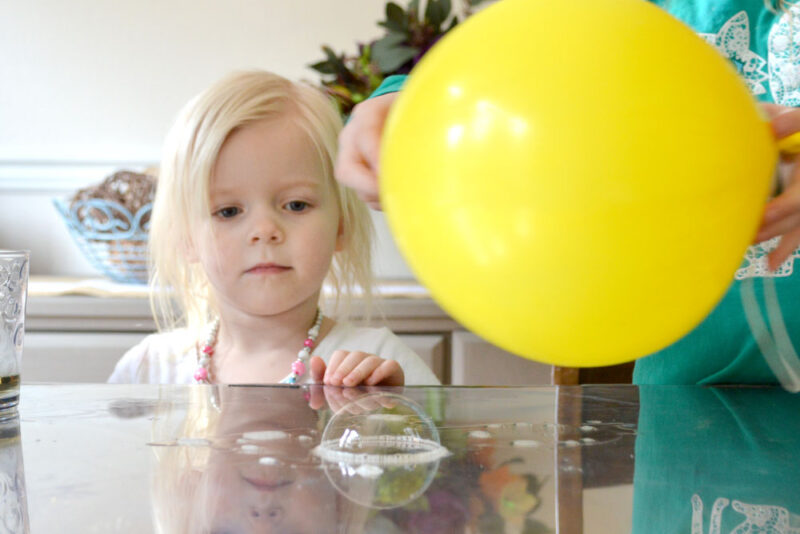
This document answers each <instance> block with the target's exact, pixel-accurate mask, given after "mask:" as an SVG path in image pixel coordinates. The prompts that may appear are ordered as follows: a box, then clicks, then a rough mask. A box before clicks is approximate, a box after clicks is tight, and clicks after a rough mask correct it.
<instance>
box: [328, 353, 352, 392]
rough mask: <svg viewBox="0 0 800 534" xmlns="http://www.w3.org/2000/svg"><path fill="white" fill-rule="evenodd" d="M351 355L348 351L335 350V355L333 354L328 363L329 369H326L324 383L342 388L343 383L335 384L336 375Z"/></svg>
mask: <svg viewBox="0 0 800 534" xmlns="http://www.w3.org/2000/svg"><path fill="white" fill-rule="evenodd" d="M348 354H350V353H349V352H348V351H346V350H335V351H333V354H331V359H330V360H329V361H328V367H327V369H325V375H324V376H323V377H322V381H323V382H324V383H325V384H327V385H329V386H340V385H341V382H339V383H334V375H335V374H336V371H337V370H338V369H339V366H340V365H341V364H342V362H343V361H344V359H345V358H347V355H348Z"/></svg>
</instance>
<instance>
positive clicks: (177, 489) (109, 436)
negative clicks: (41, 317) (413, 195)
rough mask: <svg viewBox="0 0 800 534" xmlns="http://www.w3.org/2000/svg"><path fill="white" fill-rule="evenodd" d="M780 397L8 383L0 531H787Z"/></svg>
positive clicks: (796, 430) (788, 409) (799, 528)
mask: <svg viewBox="0 0 800 534" xmlns="http://www.w3.org/2000/svg"><path fill="white" fill-rule="evenodd" d="M798 451H800V396H798V395H792V394H790V393H787V392H785V391H783V390H781V389H778V388H702V387H655V386H653V387H640V388H637V387H634V386H580V387H578V386H576V387H532V388H466V387H436V388H429V387H406V388H394V389H392V388H389V389H370V390H357V389H339V388H322V387H314V388H302V387H289V386H286V387H252V386H251V387H237V386H226V387H216V386H123V385H104V384H102V385H89V384H87V385H55V384H53V385H45V384H42V385H39V384H29V385H23V387H22V392H21V404H20V414H19V417H18V418H12V419H10V420H7V421H5V422H3V423H1V424H0V514H1V517H0V534H2V533H4V532H29V531H30V532H37V533H38V532H63V533H72V532H76V533H77V532H80V533H84V532H136V533H142V532H144V533H146V532H168V533H172V532H191V533H214V534H223V533H225V534H227V533H231V534H233V533H251V532H253V533H255V532H309V533H311V532H313V533H326V532H332V533H333V532H337V533H338V532H387V533H392V532H417V533H441V532H444V533H450V532H453V533H459V532H465V533H467V532H470V533H472V532H487V533H495V532H497V533H516V532H520V533H538V532H560V533H573V532H574V533H581V532H585V533H624V532H636V533H660V532H676V533H678V532H680V533H689V532H691V533H692V534H699V533H703V534H705V533H711V534H716V533H728V532H736V533H740V532H741V533H744V532H771V533H797V532H800V516H798V514H800V492H798V488H800V462H798V461H797V452H798Z"/></svg>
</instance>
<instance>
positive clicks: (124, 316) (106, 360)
mask: <svg viewBox="0 0 800 534" xmlns="http://www.w3.org/2000/svg"><path fill="white" fill-rule="evenodd" d="M356 304H358V303H356ZM354 315H355V317H354V318H353V322H354V324H356V325H361V324H365V322H364V320H363V319H362V318H361V317H359V315H358V306H356V313H355V314H354ZM376 315H377V316H378V317H380V318H381V319H380V320H378V321H373V322H372V324H376V325H386V326H387V327H388V328H389V329H391V330H392V331H393V332H395V333H396V334H397V335H398V336H400V338H401V339H402V340H403V341H404V342H405V343H406V344H407V345H409V346H410V347H411V348H412V349H413V350H414V351H415V352H416V353H417V354H419V356H420V357H421V358H422V359H423V360H424V361H425V362H426V363H427V364H428V365H429V366H430V367H431V369H432V370H433V372H434V373H435V374H436V376H438V377H439V379H440V380H441V381H442V383H443V384H456V385H533V384H550V383H551V371H552V367H551V366H549V365H543V364H540V363H535V362H531V361H529V360H525V359H522V358H519V357H517V356H514V355H512V354H509V353H507V352H505V351H503V350H501V349H499V348H497V347H495V346H493V345H491V344H490V343H487V342H486V341H484V340H482V339H481V338H479V337H477V336H475V335H474V334H471V333H469V332H466V331H465V330H464V329H463V327H461V325H459V324H458V323H457V322H455V321H454V320H453V319H452V318H451V317H450V316H448V315H447V314H446V313H445V312H444V311H442V309H441V308H440V307H439V306H437V305H436V303H434V302H433V301H432V300H431V299H430V298H428V297H424V296H420V295H418V294H414V295H412V296H397V295H393V296H391V297H390V298H384V299H383V300H382V301H381V305H380V313H378V314H376ZM373 317H375V315H373ZM154 330H155V324H154V322H153V320H152V317H151V312H150V306H149V302H148V300H147V298H143V297H142V296H111V297H93V296H87V295H60V296H45V295H41V294H39V295H37V294H36V293H35V292H34V293H32V294H31V295H30V296H29V299H28V309H27V318H26V335H25V348H24V352H23V364H22V380H23V381H25V382H33V381H37V382H41V381H58V382H104V381H105V380H106V379H107V378H108V376H109V374H110V373H111V371H112V370H113V368H114V365H115V364H116V362H117V360H119V358H120V357H121V356H122V355H123V354H124V353H125V351H126V350H128V349H129V348H130V347H132V346H133V345H135V344H136V343H138V342H139V341H140V340H141V339H142V338H144V337H145V336H146V335H147V334H149V333H151V332H153V331H154Z"/></svg>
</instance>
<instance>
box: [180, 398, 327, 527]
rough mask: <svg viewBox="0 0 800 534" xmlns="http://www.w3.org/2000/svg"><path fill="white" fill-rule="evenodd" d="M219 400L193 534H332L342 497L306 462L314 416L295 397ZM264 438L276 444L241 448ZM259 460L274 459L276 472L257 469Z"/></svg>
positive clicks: (258, 443) (261, 465) (269, 468)
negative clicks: (199, 522) (252, 436)
mask: <svg viewBox="0 0 800 534" xmlns="http://www.w3.org/2000/svg"><path fill="white" fill-rule="evenodd" d="M222 393H223V395H222V398H221V405H222V407H223V410H222V414H221V416H220V417H221V418H220V426H219V428H218V434H219V435H218V436H217V438H216V440H215V442H216V443H217V447H216V448H215V450H213V451H212V453H211V457H210V459H209V464H208V466H207V468H206V471H205V473H204V474H203V477H202V479H201V481H200V484H199V488H197V489H198V490H199V494H198V495H199V497H200V499H199V501H197V502H195V505H196V509H197V510H198V514H200V515H202V516H204V517H205V518H206V519H205V520H204V521H203V523H204V525H203V527H202V528H199V529H198V530H199V531H200V532H208V533H210V534H251V533H252V534H255V533H267V532H282V533H287V534H288V533H297V534H299V533H309V534H312V533H313V534H318V533H326V532H335V531H336V530H337V522H338V520H339V516H338V503H339V499H340V497H339V495H338V493H337V492H336V490H335V488H333V486H331V484H330V482H329V481H328V480H327V478H326V477H325V474H324V472H323V471H322V469H320V468H319V466H318V465H317V463H316V462H314V461H312V458H313V456H312V454H311V449H312V447H313V444H314V443H315V442H317V441H318V437H317V436H316V433H315V429H316V425H317V415H316V413H315V412H314V411H313V410H311V409H310V408H309V407H308V405H306V403H305V402H304V401H303V399H302V397H300V392H299V391H297V390H284V391H277V392H272V391H269V390H263V389H257V390H254V391H251V390H249V388H237V389H234V388H228V389H226V390H223V391H222ZM265 430H266V431H269V432H272V433H274V434H277V436H273V438H274V439H268V440H265V441H258V440H256V441H248V443H249V445H248V446H250V447H251V448H252V447H255V446H257V447H258V450H257V451H255V450H253V451H248V450H246V449H244V448H243V447H242V446H241V445H240V443H241V441H242V438H246V437H247V436H248V435H249V434H248V433H249V432H259V431H265ZM281 436H282V437H281ZM300 436H307V437H308V438H311V436H314V438H312V439H306V440H302V439H300ZM312 440H313V441H312ZM262 457H266V458H269V459H274V464H269V463H268V464H267V465H264V463H262V462H260V461H259V459H260V458H262Z"/></svg>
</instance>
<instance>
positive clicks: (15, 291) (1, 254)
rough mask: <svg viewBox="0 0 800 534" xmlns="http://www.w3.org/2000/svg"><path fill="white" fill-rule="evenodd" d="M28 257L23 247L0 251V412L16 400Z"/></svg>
mask: <svg viewBox="0 0 800 534" xmlns="http://www.w3.org/2000/svg"><path fill="white" fill-rule="evenodd" d="M28 260H29V252H28V251H27V250H0V412H7V411H9V410H15V409H16V406H17V404H18V403H19V374H20V367H21V366H22V342H23V338H24V337H25V301H26V298H27V295H28Z"/></svg>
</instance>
